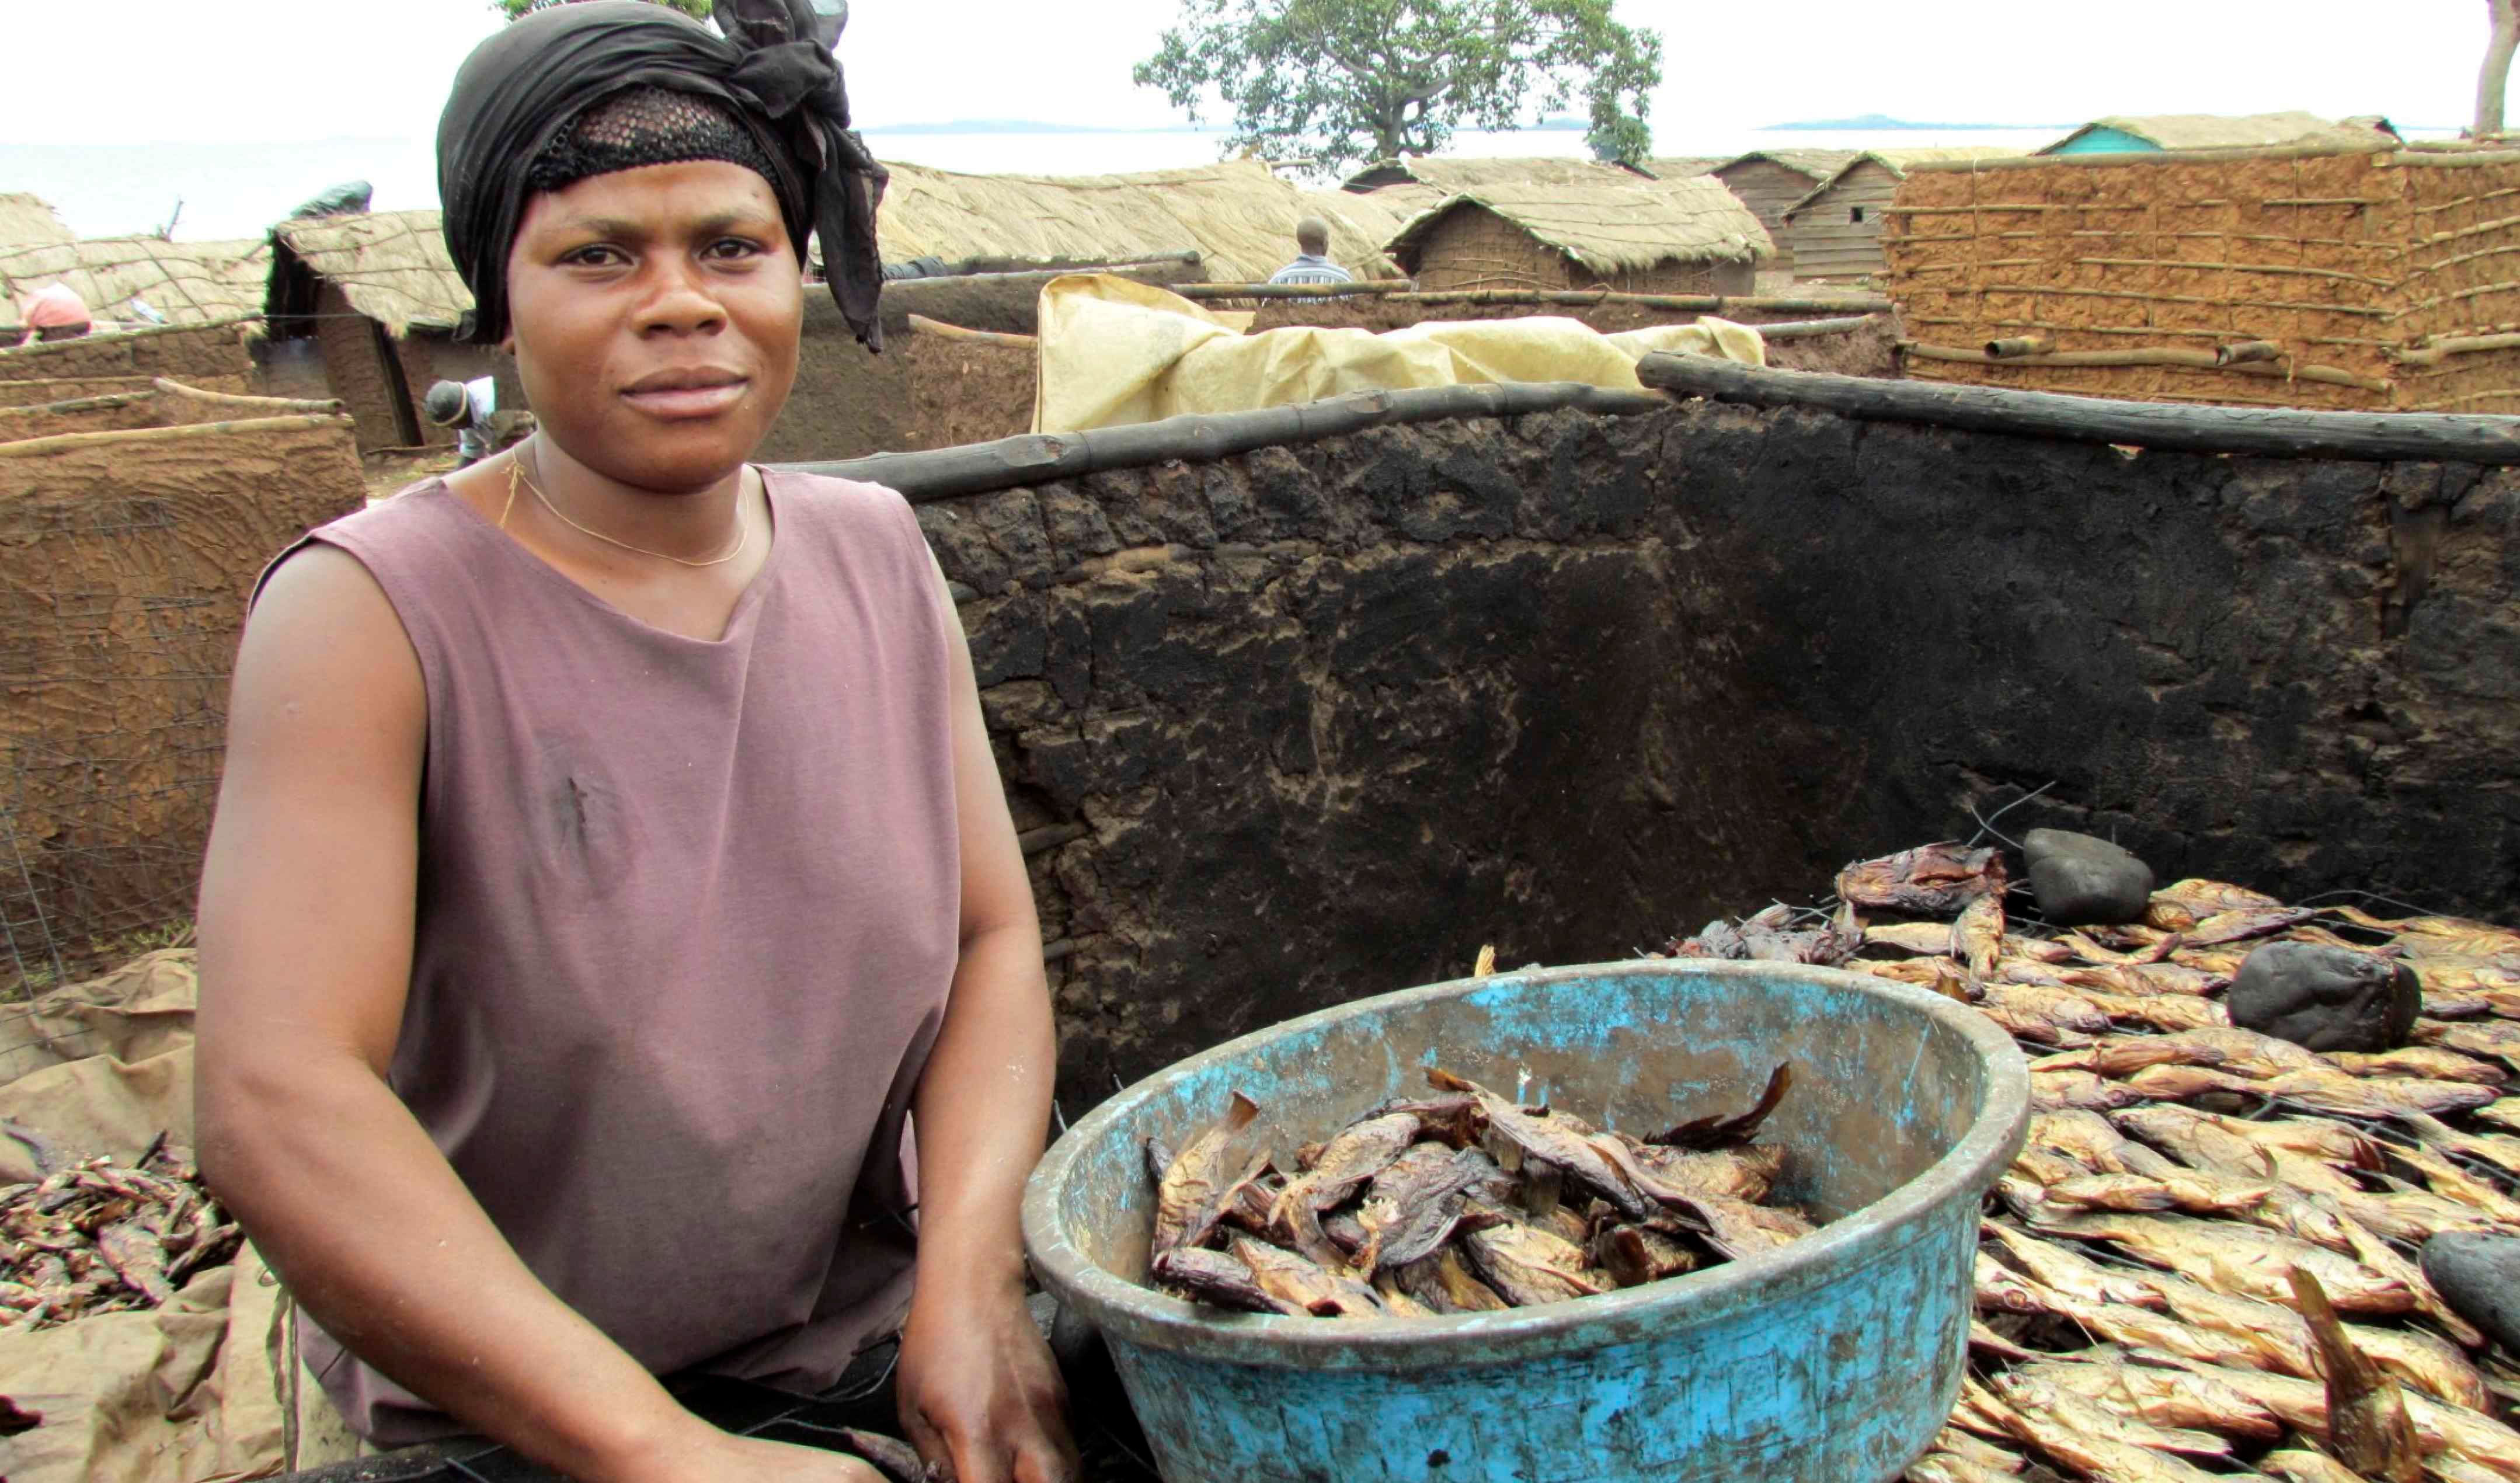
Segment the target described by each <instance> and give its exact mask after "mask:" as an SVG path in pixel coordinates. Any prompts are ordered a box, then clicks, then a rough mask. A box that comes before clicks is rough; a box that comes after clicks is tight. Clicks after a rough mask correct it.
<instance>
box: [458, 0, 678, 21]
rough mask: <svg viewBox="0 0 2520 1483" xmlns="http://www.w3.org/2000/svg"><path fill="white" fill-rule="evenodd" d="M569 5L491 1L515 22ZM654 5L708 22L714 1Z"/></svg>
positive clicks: (665, 0)
mask: <svg viewBox="0 0 2520 1483" xmlns="http://www.w3.org/2000/svg"><path fill="white" fill-rule="evenodd" d="M568 3H569V0H490V8H491V9H492V10H494V11H498V12H499V13H501V14H502V15H505V16H506V17H507V18H508V19H509V20H511V21H514V20H516V19H517V17H518V16H530V15H532V14H533V13H534V12H536V11H545V10H549V9H551V8H552V7H553V6H555V5H566V4H568ZM653 3H654V4H657V5H662V6H666V7H668V8H670V9H673V10H678V11H681V12H682V13H683V14H684V15H686V16H689V17H691V18H692V19H693V20H695V21H706V20H707V19H708V18H709V7H710V5H711V4H712V3H714V0H653Z"/></svg>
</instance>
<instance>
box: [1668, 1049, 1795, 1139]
mask: <svg viewBox="0 0 2520 1483" xmlns="http://www.w3.org/2000/svg"><path fill="white" fill-rule="evenodd" d="M1793 1084H1794V1068H1793V1067H1792V1066H1790V1065H1783V1064H1780V1065H1778V1067H1777V1068H1776V1069H1775V1070H1774V1071H1771V1072H1769V1073H1768V1087H1767V1090H1766V1091H1765V1092H1763V1093H1761V1094H1760V1097H1759V1101H1758V1104H1757V1105H1756V1106H1753V1107H1752V1108H1751V1109H1750V1110H1749V1111H1747V1112H1743V1113H1739V1114H1736V1115H1734V1116H1732V1117H1724V1116H1721V1115H1717V1116H1709V1117H1699V1118H1693V1119H1691V1120H1690V1121H1688V1122H1685V1123H1682V1124H1680V1125H1679V1126H1678V1127H1675V1128H1672V1129H1670V1130H1668V1131H1666V1132H1662V1133H1655V1134H1649V1135H1647V1136H1646V1138H1645V1140H1644V1141H1645V1142H1646V1143H1649V1144H1659V1145H1661V1146H1664V1147H1668V1148H1726V1147H1731V1146H1734V1145H1736V1144H1746V1143H1748V1142H1749V1141H1750V1140H1751V1138H1752V1137H1754V1136H1755V1135H1756V1134H1757V1133H1758V1131H1759V1125H1760V1124H1761V1123H1763V1122H1766V1121H1767V1120H1768V1114H1770V1113H1772V1112H1774V1111H1776V1110H1777V1105H1778V1103H1779V1102H1781V1101H1784V1100H1785V1093H1786V1092H1787V1091H1789V1090H1791V1089H1792V1087H1793Z"/></svg>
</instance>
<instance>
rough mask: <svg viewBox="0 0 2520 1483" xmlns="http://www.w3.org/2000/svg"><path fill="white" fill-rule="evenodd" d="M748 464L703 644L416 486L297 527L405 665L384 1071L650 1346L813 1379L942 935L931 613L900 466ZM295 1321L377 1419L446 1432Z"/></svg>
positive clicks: (939, 983) (350, 1403)
mask: <svg viewBox="0 0 2520 1483" xmlns="http://www.w3.org/2000/svg"><path fill="white" fill-rule="evenodd" d="M764 477H765V486H766V490H767V493H768V498H769V502H770V506H771V509H772V511H773V528H774V530H775V538H774V541H773V544H772V547H771V551H770V555H769V558H768V560H767V562H766V563H765V564H764V565H763V567H762V568H761V570H760V572H759V574H758V575H756V576H755V577H754V578H753V580H752V583H751V585H750V586H749V587H747V588H746V589H745V590H744V592H743V594H742V597H741V599H739V601H738V602H737V604H736V607H735V609H734V613H733V615H732V617H731V618H730V619H729V621H728V624H727V629H726V634H725V636H724V637H723V638H721V639H719V640H717V641H715V642H704V641H700V640H696V639H689V638H684V637H681V636H679V635H676V634H671V633H667V632H665V631H663V630H661V629H657V628H653V627H651V626H650V625H648V624H646V623H643V622H641V621H639V620H638V619H636V618H633V617H630V616H628V615H627V614H625V613H623V612H621V611H620V610H618V609H616V608H614V607H610V606H609V605H607V603H605V602H604V601H603V600H602V599H600V598H598V597H596V596H595V595H594V594H592V593H590V592H588V591H586V590H585V589H584V588H581V587H579V586H578V585H577V584H576V583H574V582H571V581H570V580H569V579H568V578H566V577H564V576H562V575H561V574H560V572H558V571H557V570H555V569H553V568H552V567H550V566H548V565H546V564H544V563H543V562H541V561H539V560H537V559H536V558H534V557H533V556H532V555H531V554H529V553H528V552H526V551H525V549H524V548H523V547H521V546H518V545H517V544H516V543H515V542H514V541H512V540H510V539H509V538H508V537H507V536H505V535H503V534H502V533H500V532H499V531H498V530H497V529H496V528H495V527H494V526H493V525H492V524H491V523H490V522H489V521H488V520H486V519H484V518H482V517H481V516H480V515H479V514H478V513H477V512H475V511H474V510H473V509H472V507H471V506H469V505H467V504H465V503H464V502H463V501H462V500H461V499H459V498H457V497H456V496H455V495H454V494H452V493H451V492H449V491H448V490H447V488H446V486H445V485H444V484H443V483H442V482H438V481H434V480H432V481H431V482H428V483H426V484H421V485H418V486H415V487H414V488H412V489H410V490H407V491H405V492H404V493H402V494H400V495H397V496H395V497H394V498H393V499H390V500H387V501H385V502H383V503H382V504H379V505H376V506H374V507H372V508H370V509H368V510H365V511H363V512H361V513H359V514H356V515H352V516H350V517H346V518H344V519H341V520H339V521H337V522H335V523H334V524H331V525H327V526H325V527H324V528H323V529H321V530H318V531H316V532H315V533H314V534H313V535H312V536H310V537H308V539H309V540H310V541H322V542H324V543H326V544H328V545H333V546H337V547H339V548H340V549H342V550H344V551H347V552H348V553H350V555H352V556H353V557H356V558H357V559H358V560H359V561H360V562H362V563H363V564H364V565H365V566H366V567H367V569H368V570H369V572H371V573H372V574H373V575H374V576H375V578H376V580H377V582H378V585H380V586H381V587H382V588H383V589H384V594H385V596H386V598H387V599H389V600H390V601H391V602H392V604H393V608H394V612H395V613H396V614H397V615H398V616H399V617H400V618H401V620H402V626H403V631H404V632H405V633H406V634H408V635H409V636H410V638H411V644H412V648H413V649H414V650H415V651H417V652H418V653H419V656H420V669H421V674H422V677H423V679H424V681H425V682H426V684H427V692H428V749H427V771H426V774H425V776H424V778H423V782H422V790H421V806H420V821H419V823H420V882H419V896H418V901H417V907H416V911H417V933H416V937H415V942H414V948H415V953H414V957H413V961H412V971H411V995H410V1001H409V1004H408V1006H407V1007H406V1008H405V1010H404V1011H403V1021H402V1032H401V1038H400V1040H399V1041H398V1042H397V1043H396V1045H395V1049H394V1057H393V1066H392V1071H391V1075H390V1078H389V1080H390V1082H391V1085H392V1087H393V1089H394V1091H395V1093H396V1094H398V1095H399V1096H400V1097H401V1098H402V1100H403V1101H404V1102H405V1103H407V1104H408V1105H409V1106H410V1107H411V1109H412V1111H413V1112H414V1113H415V1114H417V1115H418V1117H419V1119H420V1121H421V1123H422V1125H423V1126H424V1127H426V1128H427V1130H428V1132H429V1135H430V1137H431V1138H433V1139H434V1140H435V1141H436V1144H437V1146H438V1147H439V1148H440V1149H441V1150H443V1151H444V1152H445V1154H446V1157H447V1159H448V1161H449V1162H451V1163H452V1164H453V1165H454V1166H455V1172H456V1173H457V1174H459V1175H461V1176H462V1177H463V1180H464V1183H465V1184H466V1186H467V1187H469V1188H470V1189H471V1190H472V1193H473V1194H474V1196H475V1197H477V1198H478V1199H479V1200H480V1202H481V1205H482V1208H483V1209H485V1210H487V1211H488V1212H489V1215H490V1219H491V1220H492V1221H493V1222H494V1223H495V1224H496V1225H497V1226H498V1228H499V1230H500V1232H501V1233H502V1234H503V1235H504V1236H506V1237H507V1238H508V1240H509V1241H510V1242H512V1243H513V1244H514V1245H515V1247H516V1249H517V1254H518V1255H520V1256H521V1257H523V1258H524V1261H525V1265H526V1266H528V1267H530V1268H531V1269H532V1270H533V1272H534V1274H535V1276H537V1277H539V1278H540V1279H541V1280H542V1281H544V1282H546V1283H547V1284H549V1285H550V1287H551V1288H552V1290H553V1291H554V1292H556V1293H558V1294H559V1296H560V1298H561V1299H562V1301H563V1302H565V1303H567V1304H568V1305H569V1306H570V1307H572V1308H574V1309H576V1310H577V1311H578V1312H579V1313H581V1314H583V1315H585V1316H586V1318H587V1319H589V1320H590V1321H592V1322H593V1323H594V1324H595V1325H596V1326H597V1327H599V1328H601V1329H603V1330H604V1331H605V1332H606V1333H607V1334H609V1335H610V1336H611V1337H612V1338H613V1339H614V1340H616V1341H617V1342H619V1343H620V1344H621V1346H622V1347H623V1348H625V1349H627V1350H628V1351H629V1352H630V1353H631V1354H632V1355H633V1356H635V1357H636V1358H637V1359H638V1360H639V1361H640V1363H642V1364H643V1365H645V1366H647V1367H648V1369H650V1370H651V1371H655V1372H657V1373H660V1374H662V1373H670V1372H673V1371H704V1372H708V1373H716V1374H727V1375H734V1376H738V1377H741V1378H745V1379H752V1380H758V1381H761V1382H763V1383H765V1384H770V1385H775V1386H779V1387H781V1388H784V1389H790V1390H818V1389H822V1388H825V1387H827V1386H829V1385H830V1384H832V1382H833V1381H835V1380H836V1379H837V1378H838V1376H839V1373H840V1371H841V1370H842V1369H843V1368H844V1367H845V1366H846V1364H847V1362H848V1361H849V1359H850V1358H851V1356H852V1355H854V1354H855V1353H856V1351H857V1350H858V1349H859V1348H860V1347H861V1346H863V1345H864V1344H865V1343H867V1342H869V1341H870V1340H872V1339H874V1338H876V1337H879V1336H881V1335H882V1334H884V1333H888V1332H890V1331H891V1326H894V1325H896V1324H897V1323H898V1322H899V1320H900V1317H901V1314H902V1312H903V1310H904V1308H905V1307H906V1304H907V1302H908V1296H909V1288H910V1274H911V1258H912V1250H913V1243H912V1239H911V1236H910V1235H909V1225H908V1222H907V1221H906V1220H905V1219H904V1218H903V1216H904V1212H905V1211H907V1210H908V1209H909V1207H910V1204H911V1196H910V1193H909V1188H908V1187H909V1180H908V1177H907V1174H906V1171H905V1170H904V1168H903V1159H902V1157H901V1153H902V1138H903V1123H904V1117H905V1114H906V1112H907V1109H908V1106H909V1103H910V1099H911V1094H912V1091H913V1089H914V1088H915V1087H916V1086H917V1084H918V1081H919V1075H920V1072H921V1070H922V1067H923V1066H924V1065H925V1063H926V1059H927V1053H928V1049H929V1047H930V1046H931V1045H932V1043H933V1042H934V1040H935V1036H936V1032H937V1028H938V1025H939V1022H940V1021H941V1019H942V1017H943V1015H944V1011H945V999H946V992H947V989H948V986H949V984H950V983H951V981H952V978H953V974H954V967H955V962H956V958H957V954H958V951H959V938H960V919H961V878H962V876H961V862H960V858H959V847H958V838H957V834H956V830H955V806H954V802H955V800H954V777H953V760H952V759H953V748H952V741H951V738H950V735H949V732H950V722H949V719H948V718H949V691H948V683H947V656H948V652H949V651H948V649H947V644H948V642H949V634H948V631H947V626H946V624H945V622H944V619H943V614H942V612H941V611H940V609H939V599H938V594H937V580H936V577H935V574H934V569H933V567H932V566H931V565H930V563H929V558H928V555H927V547H926V545H925V543H924V541H923V540H922V537H921V535H920V531H919V525H918V522H917V521H916V519H914V518H913V517H912V515H911V512H910V507H909V506H908V505H907V504H905V503H904V502H903V500H902V499H901V497H900V496H899V495H897V494H895V493H893V492H892V491H890V490H888V489H882V488H878V487H877V486H875V485H871V484H857V483H848V482H844V481H841V480H836V479H828V478H819V477H814V476H810V475H803V474H793V473H782V472H771V473H767V474H765V476H764ZM282 560H284V561H285V560H287V556H286V555H284V556H283V558H282ZM274 564H275V565H276V564H277V563H276V562H275V563H274ZM490 1317H491V1319H492V1321H493V1322H495V1316H490ZM300 1322H301V1325H302V1330H301V1331H302V1334H303V1337H304V1340H305V1351H306V1354H307V1360H308V1364H309V1365H310V1366H311V1367H312V1368H313V1369H314V1370H315V1371H316V1376H317V1378H318V1379H319V1380H320V1381H321V1382H322V1384H323V1386H324V1388H325V1390H326V1391H327V1392H328V1393H329V1394H330V1395H331V1396H332V1397H333V1400H334V1402H335V1403H336V1404H337V1405H338V1406H339V1407H340V1409H341V1412H342V1414H343V1416H346V1417H347V1418H348V1419H349V1421H350V1424H351V1425H352V1426H353V1427H355V1428H356V1429H357V1430H358V1431H360V1432H361V1433H362V1434H364V1435H366V1436H367V1437H368V1438H370V1439H371V1440H372V1441H375V1442H377V1443H379V1444H382V1445H387V1446H393V1445H401V1444H403V1443H407V1442H413V1441H421V1440H427V1438H429V1437H432V1436H438V1435H443V1434H445V1433H447V1432H449V1431H452V1430H455V1429H456V1428H455V1426H454V1424H453V1423H452V1422H451V1421H449V1419H448V1418H447V1417H446V1416H443V1415H442V1414H440V1413H438V1412H436V1411H435V1410H433V1409H432V1408H430V1407H429V1406H427V1404H426V1403H424V1402H422V1401H420V1400H419V1399H417V1398H416V1397H414V1396H413V1395H412V1394H411V1393H410V1392H408V1391H406V1390H404V1389H403V1388H402V1387H400V1386H398V1385H396V1384H394V1383H393V1382H392V1381H390V1380H388V1379H386V1378H385V1377H384V1376H382V1375H381V1374H379V1373H377V1372H376V1371H373V1370H371V1369H369V1368H368V1367H367V1366H365V1365H364V1364H361V1363H360V1362H359V1361H358V1360H357V1359H356V1358H355V1357H353V1356H351V1355H349V1354H347V1353H346V1352H345V1351H343V1350H342V1348H341V1347H340V1345H338V1344H337V1343H336V1342H334V1341H333V1340H332V1339H331V1338H330V1336H328V1335H326V1334H324V1333H323V1332H322V1331H321V1330H320V1329H318V1328H315V1327H314V1326H312V1325H311V1324H307V1323H305V1321H304V1320H303V1319H302V1317H301V1320H300Z"/></svg>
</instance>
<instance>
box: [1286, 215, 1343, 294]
mask: <svg viewBox="0 0 2520 1483" xmlns="http://www.w3.org/2000/svg"><path fill="white" fill-rule="evenodd" d="M1329 250H1330V224H1329V223H1328V222H1327V221H1324V220H1322V219H1321V218H1320V217H1318V216H1307V217H1305V218H1304V219H1303V220H1301V221H1299V222H1297V223H1295V260H1294V261H1293V262H1290V263H1288V264H1286V265H1285V266H1284V267H1283V268H1280V269H1279V270H1278V271H1277V272H1275V273H1272V274H1270V275H1269V281H1270V282H1271V283H1273V284H1352V283H1354V282H1356V275H1355V274H1353V273H1350V272H1349V271H1348V270H1347V269H1345V268H1342V267H1340V266H1339V265H1338V264H1337V263H1334V262H1332V261H1330V259H1329Z"/></svg>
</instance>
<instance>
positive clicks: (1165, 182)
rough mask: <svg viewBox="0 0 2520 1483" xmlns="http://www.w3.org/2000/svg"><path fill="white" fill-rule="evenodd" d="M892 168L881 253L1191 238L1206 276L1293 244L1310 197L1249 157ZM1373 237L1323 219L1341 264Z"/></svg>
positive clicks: (1055, 253) (1251, 269) (955, 256)
mask: <svg viewBox="0 0 2520 1483" xmlns="http://www.w3.org/2000/svg"><path fill="white" fill-rule="evenodd" d="M891 170H892V184H891V185H890V186H889V187H887V188H886V189H885V191H884V197H883V211H882V216H881V219H880V221H879V223H878V236H879V237H880V239H881V241H882V243H883V255H884V257H885V258H886V259H887V260H897V259H901V258H909V257H920V256H927V255H933V256H936V257H941V258H944V259H945V260H946V261H948V262H954V261H957V260H960V259H963V258H969V257H996V258H1016V259H1030V260H1036V261H1068V262H1078V261H1082V262H1125V261H1128V260H1130V259H1133V258H1139V257H1146V256H1151V255H1153V254H1157V253H1163V252H1178V251H1180V250H1182V249H1183V248H1185V247H1195V248H1197V249H1198V251H1199V253H1200V255H1201V256H1202V257H1203V258H1204V259H1205V261H1206V267H1207V276H1208V278H1209V279H1210V280H1211V281H1213V282H1217V283H1255V282H1258V281H1260V280H1263V279H1266V278H1267V277H1268V276H1269V275H1270V274H1272V273H1275V272H1276V271H1278V270H1279V269H1280V268H1282V267H1284V266H1285V265H1286V262H1287V260H1288V259H1289V258H1291V257H1293V256H1294V255H1295V223H1296V221H1297V220H1299V219H1301V218H1302V217H1303V216H1304V215H1305V213H1306V211H1307V210H1308V209H1318V207H1317V206H1314V205H1312V204H1311V203H1310V202H1308V201H1307V199H1306V197H1305V195H1304V193H1303V192H1301V191H1298V190H1297V189H1295V187H1294V186H1292V185H1290V184H1288V183H1287V182H1286V181H1284V180H1283V179H1281V178H1280V177H1279V176H1278V174H1277V173H1276V172H1275V171H1273V170H1271V169H1270V168H1269V166H1268V165H1267V164H1265V163H1263V162H1261V161H1259V160H1256V159H1229V160H1225V161H1223V162H1221V163H1217V164H1211V165H1200V166H1196V167H1194V168H1191V169H1182V170H1153V171H1148V172H1147V173H1144V174H1137V175H1074V176H1040V175H963V174H957V173H955V172H953V171H951V170H932V169H928V168H926V167H924V166H922V165H910V164H896V165H893V166H891ZM1341 214H1342V215H1345V214H1346V213H1341ZM1380 246H1381V244H1380V242H1379V240H1378V239H1376V238H1374V237H1372V236H1368V235H1366V234H1365V232H1364V231H1363V230H1362V229H1361V224H1348V225H1343V224H1342V222H1341V221H1340V220H1333V221H1331V223H1330V256H1331V257H1332V258H1333V259H1335V260H1337V261H1339V262H1341V263H1345V264H1348V265H1349V266H1350V267H1351V268H1362V267H1365V266H1367V265H1369V264H1373V263H1376V262H1378V261H1379V260H1380V253H1379V250H1378V249H1379V247H1380Z"/></svg>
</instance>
